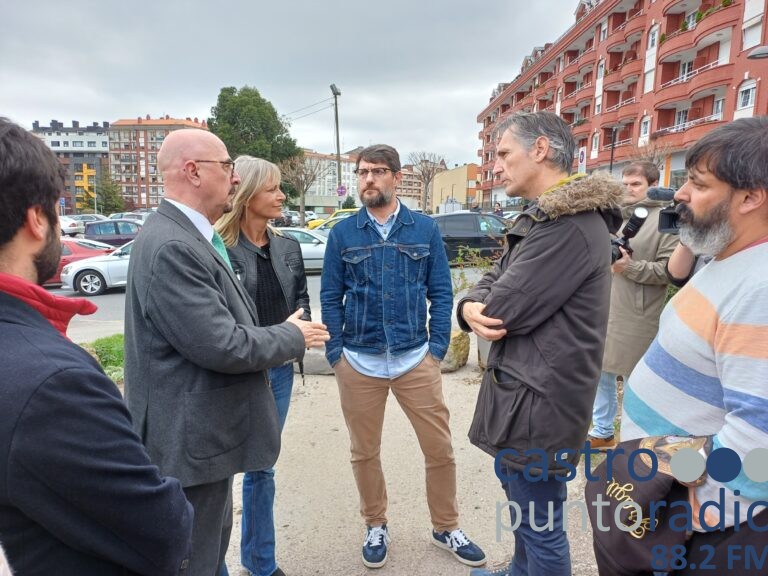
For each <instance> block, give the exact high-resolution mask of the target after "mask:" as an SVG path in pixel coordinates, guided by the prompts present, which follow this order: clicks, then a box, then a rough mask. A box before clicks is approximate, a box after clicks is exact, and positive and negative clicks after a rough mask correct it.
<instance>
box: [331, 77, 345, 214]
mask: <svg viewBox="0 0 768 576" xmlns="http://www.w3.org/2000/svg"><path fill="white" fill-rule="evenodd" d="M331 94H333V116H334V118H335V120H336V194H338V196H339V209H341V203H342V200H341V197H342V195H343V194H341V190H342V185H341V145H340V144H339V96H341V90H339V89H338V88H337V87H336V84H331Z"/></svg>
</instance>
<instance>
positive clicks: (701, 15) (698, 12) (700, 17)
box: [696, 10, 704, 24]
mask: <svg viewBox="0 0 768 576" xmlns="http://www.w3.org/2000/svg"><path fill="white" fill-rule="evenodd" d="M702 18H704V14H702V12H701V10H699V11H697V12H696V24H698V23H699V22H701V19H702Z"/></svg>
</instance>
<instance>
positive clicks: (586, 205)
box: [458, 112, 622, 576]
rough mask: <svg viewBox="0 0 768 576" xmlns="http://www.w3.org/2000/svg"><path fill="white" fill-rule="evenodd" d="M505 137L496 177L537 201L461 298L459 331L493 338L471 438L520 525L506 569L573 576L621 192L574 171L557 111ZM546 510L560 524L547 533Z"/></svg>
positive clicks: (509, 129) (525, 121)
mask: <svg viewBox="0 0 768 576" xmlns="http://www.w3.org/2000/svg"><path fill="white" fill-rule="evenodd" d="M499 134H500V135H501V138H500V140H499V142H498V144H497V146H496V164H495V165H494V169H493V171H494V174H496V175H498V176H500V178H501V182H502V184H503V185H504V186H505V187H506V190H505V192H506V194H507V196H522V197H523V198H525V199H526V200H529V201H532V202H533V203H532V205H531V206H530V207H529V208H528V210H526V212H525V213H523V214H521V215H520V217H519V218H518V219H517V220H516V221H515V224H514V226H513V227H512V229H511V230H510V232H509V234H508V235H507V245H506V246H505V249H504V252H503V254H502V257H501V259H500V260H499V262H497V264H496V265H495V267H494V268H493V270H491V271H490V272H488V273H487V274H486V275H485V276H483V278H482V279H481V280H480V282H479V283H478V284H477V286H476V287H475V288H474V289H472V290H471V291H470V293H469V294H468V295H467V297H466V298H464V299H463V300H461V301H460V302H459V306H458V319H459V324H460V325H461V327H462V328H463V329H464V330H472V331H474V332H475V333H476V334H477V335H478V336H481V337H483V338H485V339H487V340H491V341H492V342H493V343H492V345H491V351H490V355H489V358H488V364H487V370H486V373H485V375H484V377H483V382H482V384H481V387H480V394H479V396H478V400H477V407H476V409H475V417H474V420H473V422H472V426H471V429H470V432H469V437H470V441H471V442H472V443H473V444H475V445H476V446H478V447H479V448H481V449H483V450H485V451H486V452H488V453H489V454H491V455H493V456H495V457H496V460H497V462H496V464H497V466H496V470H497V475H498V476H499V478H500V479H501V480H502V484H503V486H504V489H505V491H506V495H507V499H508V500H509V501H510V503H511V505H510V511H511V512H512V521H513V525H518V527H517V529H516V530H515V555H514V559H513V561H512V564H510V566H509V567H508V568H507V570H506V572H505V574H548V575H551V576H563V575H570V574H571V561H570V551H569V547H568V539H567V537H566V533H565V531H564V528H563V503H564V501H565V498H566V485H565V479H566V478H568V477H569V474H575V466H576V464H577V463H578V461H579V453H578V449H579V448H580V447H581V446H582V445H583V443H584V439H585V438H586V434H587V427H588V425H589V421H590V415H591V411H592V402H593V400H594V398H595V388H596V384H597V378H598V376H599V375H600V364H601V360H602V356H603V346H604V343H605V332H606V326H607V322H608V306H609V298H610V289H611V271H610V264H611V247H610V235H609V232H610V231H615V229H616V228H617V227H618V225H619V224H620V223H621V215H620V213H619V210H618V207H617V206H618V205H617V203H618V201H619V199H620V198H621V193H622V190H621V186H620V185H619V184H618V183H617V182H615V181H613V180H612V179H611V178H610V177H607V176H600V175H597V176H586V175H583V174H577V175H575V176H569V174H570V172H571V166H572V163H573V154H574V149H575V142H574V140H573V137H572V135H571V132H570V129H569V127H568V125H567V124H566V123H565V122H563V120H562V119H561V118H560V117H559V116H557V115H555V114H551V113H548V112H538V113H533V114H529V113H520V114H514V115H512V116H510V118H509V119H508V120H507V122H506V123H505V124H503V125H502V126H501V127H500V129H499ZM563 451H567V452H563ZM548 506H552V507H553V513H552V514H551V516H552V519H553V522H552V525H551V526H552V527H551V529H546V530H541V529H537V527H538V526H542V525H543V524H546V517H547V510H548ZM472 574H476V575H478V576H480V575H488V574H491V573H489V572H488V571H486V570H483V569H477V570H473V571H472ZM493 574H498V572H493Z"/></svg>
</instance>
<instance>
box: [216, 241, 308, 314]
mask: <svg viewBox="0 0 768 576" xmlns="http://www.w3.org/2000/svg"><path fill="white" fill-rule="evenodd" d="M267 234H268V235H269V257H270V261H271V262H272V267H273V268H274V270H275V274H276V275H277V279H278V280H279V282H280V287H281V288H282V289H283V294H284V295H285V303H286V304H287V306H288V312H289V313H290V314H293V313H294V312H296V310H298V309H299V308H304V315H303V316H302V319H303V320H311V319H312V311H311V310H310V308H309V293H308V292H307V274H306V272H305V271H304V259H303V258H302V256H301V246H300V245H299V243H298V242H297V241H296V240H294V239H293V238H288V237H287V236H283V235H281V234H275V233H274V232H273V231H272V230H270V229H269V228H267ZM254 248H255V247H254V245H253V244H251V242H249V241H248V239H247V238H243V237H242V235H241V241H240V242H238V243H237V244H235V245H234V246H233V247H231V248H227V253H228V254H229V259H230V261H231V262H232V270H233V271H234V272H235V275H236V276H237V277H238V278H240V281H241V282H242V283H243V286H244V287H245V291H246V292H248V295H249V296H251V297H253V294H254V293H255V292H256V270H257V268H256V258H258V256H257V254H256V251H255V249H254Z"/></svg>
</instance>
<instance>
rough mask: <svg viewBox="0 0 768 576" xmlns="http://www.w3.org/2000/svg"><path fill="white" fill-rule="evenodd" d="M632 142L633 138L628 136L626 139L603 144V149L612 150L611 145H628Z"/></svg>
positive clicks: (614, 146)
mask: <svg viewBox="0 0 768 576" xmlns="http://www.w3.org/2000/svg"><path fill="white" fill-rule="evenodd" d="M630 144H632V138H627V139H625V140H619V141H618V142H616V143H615V144H606V145H604V146H603V150H610V149H611V147H613V148H618V147H619V146H628V145H630Z"/></svg>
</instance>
